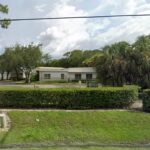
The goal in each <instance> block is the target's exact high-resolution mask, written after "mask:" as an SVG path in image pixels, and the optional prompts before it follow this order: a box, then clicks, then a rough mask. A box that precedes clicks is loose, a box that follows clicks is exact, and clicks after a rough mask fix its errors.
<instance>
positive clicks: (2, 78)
mask: <svg viewBox="0 0 150 150" xmlns="http://www.w3.org/2000/svg"><path fill="white" fill-rule="evenodd" d="M1 75H2V77H1V80H2V81H3V80H4V72H2V73H1Z"/></svg>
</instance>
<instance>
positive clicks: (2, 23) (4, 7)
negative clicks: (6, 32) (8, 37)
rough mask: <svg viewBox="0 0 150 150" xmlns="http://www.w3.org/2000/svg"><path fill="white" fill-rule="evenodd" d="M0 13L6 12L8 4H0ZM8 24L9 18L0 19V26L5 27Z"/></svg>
mask: <svg viewBox="0 0 150 150" xmlns="http://www.w3.org/2000/svg"><path fill="white" fill-rule="evenodd" d="M0 13H4V14H7V13H8V6H7V5H2V4H0ZM9 24H10V20H9V19H3V21H0V26H1V27H2V28H7V27H8V26H9Z"/></svg>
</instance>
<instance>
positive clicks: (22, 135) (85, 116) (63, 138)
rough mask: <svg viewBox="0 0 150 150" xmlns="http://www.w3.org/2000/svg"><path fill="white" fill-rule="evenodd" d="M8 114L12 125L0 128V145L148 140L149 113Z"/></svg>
mask: <svg viewBox="0 0 150 150" xmlns="http://www.w3.org/2000/svg"><path fill="white" fill-rule="evenodd" d="M8 115H9V117H10V119H11V121H12V128H11V129H10V131H8V132H0V144H1V145H5V144H6V145H11V144H12V145H13V146H14V145H21V144H22V145H24V146H25V145H28V144H29V146H31V144H33V145H34V146H35V145H36V144H38V145H40V146H42V144H43V145H44V144H49V143H50V144H51V145H57V144H58V145H62V144H66V145H70V144H73V145H75V144H77V145H78V146H79V144H80V143H81V144H87V145H88V144H91V143H94V144H97V145H99V144H106V145H107V144H108V145H110V144H120V143H121V144H131V145H132V144H133V145H134V144H148V143H149V141H150V115H149V114H146V113H143V112H130V111H115V110H113V111H83V112H80V111H78V112H74V111H73V112H70V111H69V112H65V111H45V112H41V111H40V112H37V111H10V112H8ZM53 148H54V147H53ZM86 148H87V147H86ZM16 149H17V148H16ZM25 149H26V148H25ZM65 149H66V147H64V150H65ZM69 149H70V148H69ZM93 150H94V149H93ZM118 150H119V149H118Z"/></svg>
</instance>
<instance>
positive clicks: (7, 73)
mask: <svg viewBox="0 0 150 150" xmlns="http://www.w3.org/2000/svg"><path fill="white" fill-rule="evenodd" d="M9 73H10V72H9V71H7V80H9Z"/></svg>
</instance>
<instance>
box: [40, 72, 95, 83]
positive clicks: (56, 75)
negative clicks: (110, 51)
mask: <svg viewBox="0 0 150 150" xmlns="http://www.w3.org/2000/svg"><path fill="white" fill-rule="evenodd" d="M45 74H50V75H51V78H50V79H45V77H44V75H45ZM61 74H64V80H66V81H68V80H75V74H81V80H86V74H92V79H96V73H95V72H93V73H68V72H60V71H59V72H56V71H55V72H51V71H43V72H39V80H40V81H46V80H63V79H61Z"/></svg>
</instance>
